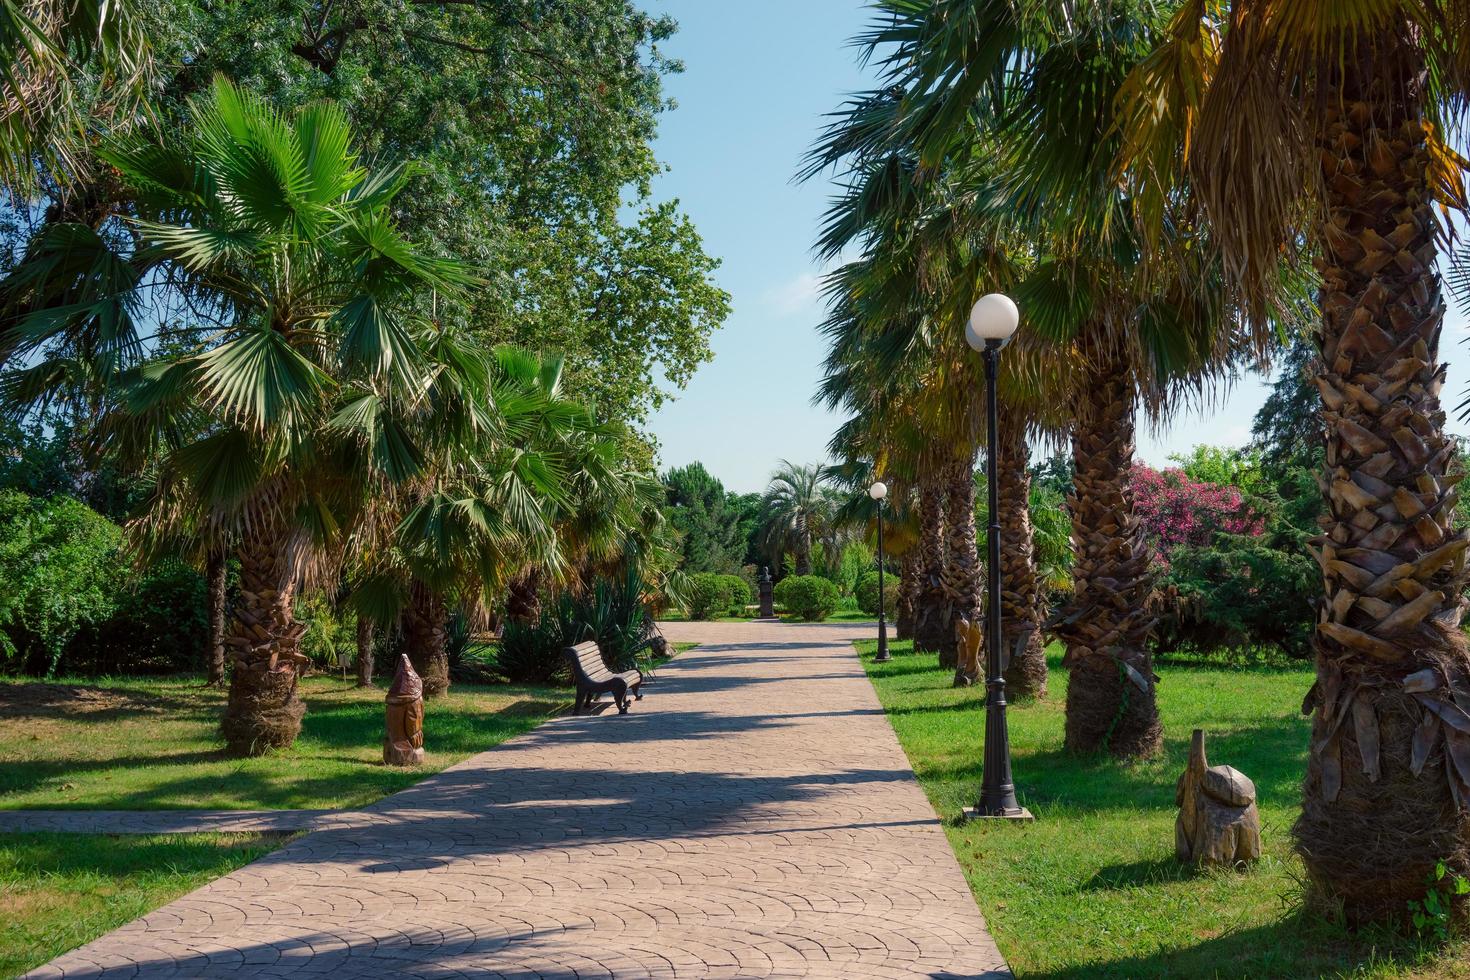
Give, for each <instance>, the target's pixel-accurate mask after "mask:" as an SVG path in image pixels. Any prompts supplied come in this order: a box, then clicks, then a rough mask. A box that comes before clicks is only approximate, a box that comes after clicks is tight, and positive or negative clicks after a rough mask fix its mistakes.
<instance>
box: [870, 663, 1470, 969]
mask: <svg viewBox="0 0 1470 980" xmlns="http://www.w3.org/2000/svg"><path fill="white" fill-rule="evenodd" d="M875 647H876V643H875V642H872V641H864V642H861V643H859V644H858V648H859V650H860V651H861V653H862V654H863V662H864V665H865V666H866V667H867V669H868V673H869V676H870V677H871V678H872V680H873V682H874V686H875V687H876V688H877V691H878V696H879V698H880V699H881V700H882V702H883V705H884V707H885V708H886V709H887V711H888V715H889V720H890V721H891V722H892V723H893V727H894V729H895V731H897V733H898V737H899V740H900V741H901V742H902V743H903V747H904V750H905V751H906V752H907V753H908V756H909V759H910V760H911V761H912V763H913V766H914V771H915V773H917V775H918V777H919V781H920V782H921V783H922V784H923V787H924V791H925V792H926V793H927V794H928V796H929V799H930V801H931V802H932V803H933V804H934V808H935V810H936V811H938V813H939V815H940V817H941V818H942V819H944V821H945V823H946V831H947V833H948V834H949V839H950V844H951V845H952V846H953V847H954V851H955V854H956V855H957V856H958V857H959V859H960V863H961V864H962V865H963V866H964V869H965V874H966V876H967V877H968V879H969V881H970V887H971V889H972V890H973V891H974V893H975V898H976V901H978V902H979V904H980V908H981V910H982V911H983V912H984V913H985V917H986V919H987V920H988V922H989V923H990V928H991V930H992V932H994V934H995V938H996V941H997V942H998V943H999V944H1000V948H1001V952H1002V953H1004V954H1005V957H1006V960H1007V961H1008V962H1009V963H1010V964H1011V966H1012V968H1013V969H1014V970H1015V972H1016V974H1017V976H1019V977H1048V978H1077V980H1082V978H1096V977H1128V978H1137V977H1217V976H1218V977H1252V978H1256V977H1318V976H1324V977H1336V976H1345V977H1359V976H1363V977H1426V978H1427V977H1470V966H1467V965H1466V964H1465V963H1464V962H1463V960H1462V957H1463V956H1464V951H1465V948H1464V947H1463V946H1461V947H1458V948H1457V949H1455V950H1452V951H1451V953H1450V954H1448V955H1435V954H1433V953H1432V952H1430V951H1427V950H1426V949H1425V948H1423V947H1420V946H1418V945H1416V944H1414V943H1410V942H1407V941H1405V940H1401V939H1395V938H1393V937H1390V936H1387V935H1384V934H1381V933H1374V934H1371V935H1360V936H1352V935H1349V934H1347V933H1345V932H1344V931H1343V930H1341V929H1339V928H1337V927H1336V926H1334V925H1332V924H1330V923H1328V922H1325V921H1323V920H1322V919H1321V918H1319V917H1315V916H1311V915H1308V914H1306V913H1304V912H1302V911H1301V909H1300V901H1301V900H1300V896H1301V894H1302V889H1301V885H1300V882H1299V877H1300V875H1301V874H1302V868H1301V865H1300V863H1299V862H1298V861H1297V859H1296V858H1295V857H1294V856H1292V854H1291V846H1290V841H1289V838H1288V833H1289V831H1290V829H1291V823H1292V821H1293V820H1294V819H1295V817H1296V813H1297V810H1298V807H1299V802H1300V788H1299V784H1300V780H1301V774H1302V772H1303V771H1304V770H1305V767H1306V761H1305V750H1306V744H1307V732H1308V725H1307V721H1306V719H1304V718H1303V717H1302V715H1301V713H1300V710H1299V709H1300V705H1301V701H1302V696H1303V694H1305V692H1306V691H1307V689H1308V688H1309V687H1310V686H1311V683H1312V673H1311V670H1310V669H1309V668H1308V666H1307V665H1305V664H1304V665H1302V666H1301V667H1300V668H1289V669H1272V668H1241V669H1222V668H1207V667H1187V668H1186V667H1182V666H1172V665H1169V664H1163V665H1161V666H1160V667H1159V673H1160V674H1161V675H1162V677H1163V680H1162V681H1161V682H1160V684H1159V702H1160V707H1161V710H1162V712H1163V719H1164V727H1165V753H1164V755H1163V756H1162V757H1161V758H1159V759H1155V760H1152V761H1150V762H1147V763H1143V764H1132V765H1128V764H1122V763H1117V762H1113V761H1111V760H1109V759H1105V758H1078V757H1075V756H1071V755H1068V754H1066V753H1064V752H1063V751H1062V723H1063V705H1064V704H1065V701H1066V687H1067V675H1066V672H1065V671H1063V670H1062V669H1061V666H1060V663H1059V660H1060V651H1059V649H1058V648H1056V647H1053V648H1052V650H1051V651H1050V653H1051V670H1052V674H1051V682H1050V688H1051V691H1050V696H1049V697H1048V699H1047V700H1046V701H1044V702H1034V703H1029V704H1019V705H1012V707H1011V710H1010V712H1009V714H1010V734H1011V750H1012V757H1013V760H1014V770H1015V781H1016V788H1017V792H1018V795H1019V796H1020V799H1021V802H1022V803H1023V804H1024V805H1026V806H1028V807H1030V809H1031V811H1032V813H1034V814H1035V815H1036V823H1034V824H1031V825H1029V826H1018V825H1006V826H981V825H977V824H970V825H959V824H958V823H957V821H956V820H955V819H954V818H955V817H956V815H957V814H958V813H959V812H960V808H961V807H962V806H964V805H966V804H970V803H973V802H974V800H975V797H976V796H978V794H979V788H980V777H981V771H980V759H981V748H982V738H983V732H984V715H983V699H984V689H983V688H979V687H975V688H968V689H958V690H957V689H955V688H952V687H951V686H950V682H951V678H952V676H953V672H952V671H948V670H940V669H938V668H937V666H936V665H935V660H934V658H933V657H931V656H924V655H915V654H914V653H913V647H912V644H911V643H908V642H903V643H894V644H892V646H891V649H892V651H893V652H894V654H895V657H894V659H893V660H892V661H891V662H890V663H888V664H874V663H873V662H872V654H873V651H874V648H875ZM1195 727H1201V728H1204V729H1205V730H1206V732H1207V733H1208V737H1209V755H1210V761H1211V763H1212V764H1216V765H1218V764H1228V765H1232V766H1234V767H1236V768H1237V769H1239V770H1241V771H1242V772H1244V773H1245V774H1246V775H1248V776H1250V777H1251V779H1253V780H1254V781H1255V784H1256V790H1257V793H1258V795H1259V800H1260V810H1261V822H1262V826H1263V834H1264V841H1265V851H1266V853H1265V858H1264V860H1262V861H1261V863H1260V864H1259V865H1258V866H1257V867H1256V868H1255V869H1254V870H1252V871H1250V872H1248V873H1244V874H1240V873H1235V872H1194V871H1192V870H1189V869H1186V868H1184V867H1182V866H1180V865H1179V864H1178V863H1177V862H1176V861H1175V860H1174V816H1175V812H1176V811H1175V808H1174V782H1175V780H1176V779H1177V778H1178V775H1179V773H1180V772H1181V771H1182V770H1183V768H1184V764H1185V761H1186V756H1187V752H1188V747H1189V734H1190V730H1191V729H1192V728H1195Z"/></svg>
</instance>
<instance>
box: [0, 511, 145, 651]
mask: <svg viewBox="0 0 1470 980" xmlns="http://www.w3.org/2000/svg"><path fill="white" fill-rule="evenodd" d="M121 544H122V529H121V528H119V527H118V526H117V525H116V524H114V523H112V522H111V521H109V520H108V519H107V518H105V517H103V516H102V515H101V514H99V513H97V512H96V511H94V510H92V509H91V508H90V507H88V506H87V505H86V504H83V503H82V502H80V501H78V500H73V499H71V498H70V497H52V498H49V499H38V498H32V497H29V496H27V495H26V494H23V493H20V492H19V491H14V490H7V491H3V492H0V663H4V664H5V665H6V667H7V668H8V669H11V670H18V671H24V672H26V673H33V674H49V673H53V672H55V671H56V669H57V668H58V666H59V665H60V664H61V660H62V656H63V654H64V653H65V651H66V649H67V646H68V645H69V644H70V643H71V642H72V640H73V639H74V638H75V637H76V635H77V634H78V633H79V632H80V631H82V630H83V629H85V628H87V627H89V626H92V625H94V624H100V623H102V622H105V621H106V620H107V619H109V618H111V616H112V615H113V613H114V612H115V611H116V609H117V606H118V599H119V597H120V595H121V594H122V591H123V589H124V588H125V587H126V586H127V585H128V579H129V578H130V577H131V576H130V575H129V569H128V566H127V564H126V562H125V561H124V560H123V557H122V555H121V554H120V552H119V547H120V545H121Z"/></svg>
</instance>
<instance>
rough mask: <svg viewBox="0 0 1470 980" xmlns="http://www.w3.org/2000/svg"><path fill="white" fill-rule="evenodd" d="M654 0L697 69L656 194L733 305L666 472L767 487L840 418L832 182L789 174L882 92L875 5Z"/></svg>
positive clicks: (684, 82)
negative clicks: (829, 253)
mask: <svg viewBox="0 0 1470 980" xmlns="http://www.w3.org/2000/svg"><path fill="white" fill-rule="evenodd" d="M646 6H647V8H648V9H649V10H650V12H653V13H659V14H661V13H667V14H670V15H672V16H673V17H674V18H675V19H677V20H678V21H679V32H678V34H676V35H675V36H674V37H673V38H672V39H671V41H670V42H669V43H668V44H667V45H666V46H665V47H666V51H667V53H668V54H669V55H671V56H673V57H676V58H680V59H682V60H683V61H684V64H685V71H684V73H683V74H682V75H675V76H672V77H671V78H669V79H668V80H667V86H666V87H667V91H668V94H669V95H670V96H672V97H673V98H674V99H676V100H677V102H678V108H677V109H676V110H675V111H673V112H671V113H666V114H665V115H664V116H663V119H662V122H661V125H660V135H659V139H658V143H657V144H656V147H655V148H656V151H657V153H658V155H659V158H660V160H661V161H662V162H663V163H664V164H665V165H667V166H668V168H669V172H668V173H667V174H666V175H665V176H664V177H662V178H661V179H660V180H659V182H658V184H657V187H656V193H657V195H658V196H659V197H661V198H668V197H677V198H679V199H680V201H681V203H682V205H683V207H684V209H685V210H686V211H687V212H688V213H689V214H690V216H691V217H692V218H693V219H694V222H695V224H696V225H697V227H698V228H699V230H700V233H701V234H703V236H704V241H705V247H706V248H707V249H708V250H709V251H710V252H711V253H712V254H714V255H717V256H720V257H721V258H722V259H723V260H724V265H723V266H722V268H721V269H720V270H719V272H718V273H717V276H716V278H717V279H718V281H719V283H720V285H721V286H722V287H723V288H724V289H725V290H727V291H728V292H729V293H730V295H731V297H732V298H733V306H734V312H733V313H732V314H731V316H730V319H729V320H728V321H727V322H726V323H725V326H724V328H723V329H721V330H720V331H718V332H717V333H716V334H715V336H714V339H713V346H714V351H715V359H714V361H713V362H712V363H710V364H706V365H704V366H703V367H701V368H700V370H699V373H698V374H697V375H696V376H695V378H694V380H693V381H692V382H691V383H690V384H689V387H688V389H687V390H686V391H684V392H683V393H681V394H680V395H679V397H678V398H677V399H675V400H674V401H673V402H671V403H669V404H667V405H666V406H665V407H664V408H663V409H662V410H661V411H660V412H659V413H658V414H657V415H656V416H655V417H654V418H653V420H652V424H651V428H652V431H653V434H654V435H655V436H656V437H657V438H658V440H659V442H660V447H661V451H660V465H661V467H662V468H668V467H670V466H679V465H683V464H685V463H689V462H692V461H694V460H699V461H701V462H703V463H704V464H705V466H706V467H707V468H708V469H709V470H710V472H711V473H713V474H714V475H715V476H717V477H719V479H720V480H721V481H723V482H724V484H725V486H726V488H728V489H730V490H735V491H741V492H743V491H749V490H760V489H762V488H764V486H765V484H766V480H767V478H768V477H769V476H770V473H771V470H772V469H773V468H774V467H775V466H776V463H777V461H778V460H780V459H783V458H784V459H790V460H792V461H793V462H814V461H817V460H824V459H826V455H827V454H826V445H827V441H828V439H829V438H830V437H831V434H832V431H833V429H834V428H835V427H836V425H837V423H838V421H840V420H839V419H838V418H837V417H835V416H833V415H831V414H829V413H827V412H826V411H825V410H823V409H819V408H816V407H814V406H813V405H812V403H811V396H812V392H813V391H814V390H815V387H816V384H817V382H818V380H819V379H820V377H821V362H822V358H823V356H824V354H825V345H824V342H823V338H822V336H821V334H820V333H819V332H818V330H817V325H818V324H819V323H820V322H821V320H822V309H821V304H820V302H819V297H818V295H817V285H818V276H819V275H820V272H821V270H820V269H819V268H817V266H816V265H815V263H814V262H813V261H812V257H811V244H812V241H813V239H814V238H815V235H816V228H817V224H818V222H819V219H820V216H821V213H822V211H823V209H824V207H825V205H826V200H827V195H828V194H829V192H830V187H829V185H827V184H825V183H824V182H821V181H813V182H811V183H809V184H806V185H797V184H794V183H793V182H792V179H791V178H792V174H794V173H795V172H796V169H797V167H798V165H799V164H800V162H801V158H802V155H803V154H804V153H805V152H806V150H807V148H808V147H809V146H810V145H811V142H812V140H813V138H814V137H815V136H816V134H817V132H818V130H819V129H820V127H821V125H822V122H823V120H822V116H823V115H824V114H825V113H828V112H830V111H832V110H833V109H835V108H837V107H838V105H839V104H840V103H841V102H842V100H843V98H844V97H845V96H846V95H847V94H848V93H851V92H853V91H856V90H859V89H863V88H867V87H871V76H866V75H865V73H864V71H863V70H862V68H861V67H860V66H859V65H858V63H857V60H856V52H855V51H854V50H853V49H852V48H851V47H850V46H849V44H848V40H849V38H851V37H852V35H853V34H855V33H856V32H857V31H858V30H859V29H860V28H861V27H862V26H863V25H864V24H865V23H866V21H867V17H868V14H867V11H866V10H865V8H864V6H863V4H862V3H860V2H858V0H736V2H726V0H646ZM1024 315H1025V313H1024V311H1022V316H1023V318H1024ZM1022 326H1023V329H1024V319H1023V324H1022ZM1465 338H1466V324H1465V321H1464V319H1463V318H1456V317H1455V316H1453V315H1452V316H1451V317H1450V322H1449V323H1448V324H1447V325H1446V328H1445V334H1444V341H1443V343H1442V350H1441V355H1442V356H1443V357H1444V358H1445V359H1447V360H1449V361H1450V373H1449V383H1448V385H1447V386H1446V389H1445V396H1446V397H1445V400H1446V404H1447V405H1448V406H1449V407H1450V408H1451V409H1453V407H1454V406H1455V405H1456V404H1458V402H1459V401H1460V399H1461V397H1462V396H1463V394H1464V392H1465V390H1466V388H1467V385H1470V351H1467V349H1466V346H1465V344H1464V340H1465ZM1264 397H1265V386H1264V384H1263V382H1262V381H1261V380H1259V379H1257V378H1254V377H1249V378H1246V379H1243V380H1242V381H1241V383H1240V384H1238V385H1237V386H1236V387H1235V389H1234V390H1233V391H1232V392H1231V394H1230V395H1229V396H1228V397H1226V398H1224V399H1217V402H1218V404H1216V405H1215V406H1214V407H1212V408H1211V409H1210V410H1208V411H1205V412H1190V413H1186V414H1184V415H1182V416H1181V417H1179V418H1177V419H1175V420H1174V422H1173V424H1172V425H1171V426H1170V427H1169V429H1168V430H1167V431H1164V432H1160V433H1157V434H1153V433H1149V432H1147V431H1142V432H1140V434H1139V454H1140V456H1141V457H1142V458H1143V459H1144V460H1147V461H1148V462H1150V463H1152V464H1154V465H1162V464H1164V463H1166V462H1167V460H1168V456H1169V454H1171V453H1174V452H1183V451H1187V450H1188V449H1189V448H1190V447H1192V446H1194V445H1196V444H1198V443H1210V444H1215V445H1240V444H1242V443H1244V442H1246V441H1247V440H1248V438H1249V434H1250V424H1251V418H1252V417H1253V416H1254V415H1255V412H1256V409H1258V408H1259V407H1260V404H1261V402H1262V400H1263V399H1264ZM1452 428H1453V429H1454V430H1455V431H1458V432H1466V431H1470V430H1467V428H1466V427H1465V426H1463V425H1461V424H1459V423H1457V422H1456V423H1453V424H1452Z"/></svg>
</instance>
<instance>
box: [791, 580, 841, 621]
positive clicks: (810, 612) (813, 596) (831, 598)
mask: <svg viewBox="0 0 1470 980" xmlns="http://www.w3.org/2000/svg"><path fill="white" fill-rule="evenodd" d="M775 599H776V604H777V605H779V606H782V607H784V608H785V609H786V611H787V612H789V613H791V614H792V615H794V616H796V617H797V618H798V619H802V620H805V621H806V622H809V623H814V622H820V621H821V620H824V619H826V618H827V617H828V616H830V615H832V614H833V613H834V612H836V611H837V603H838V600H839V599H841V595H840V593H839V592H838V590H837V586H836V585H835V584H833V583H832V582H830V581H828V580H827V579H824V578H822V577H821V576H820V575H788V576H786V577H785V578H783V579H782V580H781V581H779V582H777V583H776V590H775Z"/></svg>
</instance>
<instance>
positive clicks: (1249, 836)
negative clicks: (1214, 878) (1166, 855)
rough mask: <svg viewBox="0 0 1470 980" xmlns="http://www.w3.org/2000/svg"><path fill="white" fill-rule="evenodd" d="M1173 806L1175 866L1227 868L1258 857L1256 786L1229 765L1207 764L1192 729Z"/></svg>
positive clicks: (1199, 735)
mask: <svg viewBox="0 0 1470 980" xmlns="http://www.w3.org/2000/svg"><path fill="white" fill-rule="evenodd" d="M1174 802H1175V803H1177V804H1178V805H1179V819H1178V820H1177V821H1175V823H1174V852H1175V854H1176V855H1177V856H1178V858H1179V860H1180V861H1183V862H1185V863H1192V864H1215V865H1224V866H1227V867H1229V866H1233V865H1235V864H1237V863H1239V862H1241V861H1254V860H1256V859H1257V858H1259V857H1260V856H1261V816H1260V814H1259V813H1257V812H1256V785H1255V783H1252V782H1251V781H1250V780H1249V779H1247V778H1246V777H1245V774H1244V773H1241V772H1240V771H1238V770H1236V769H1232V768H1231V767H1230V766H1211V765H1209V763H1208V762H1207V761H1206V760H1205V733H1204V730H1203V729H1199V728H1196V729H1195V730H1194V737H1193V739H1192V740H1191V742H1190V745H1189V766H1188V768H1186V769H1185V770H1184V773H1183V775H1181V776H1180V777H1179V785H1178V788H1177V789H1176V790H1175V792H1174Z"/></svg>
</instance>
